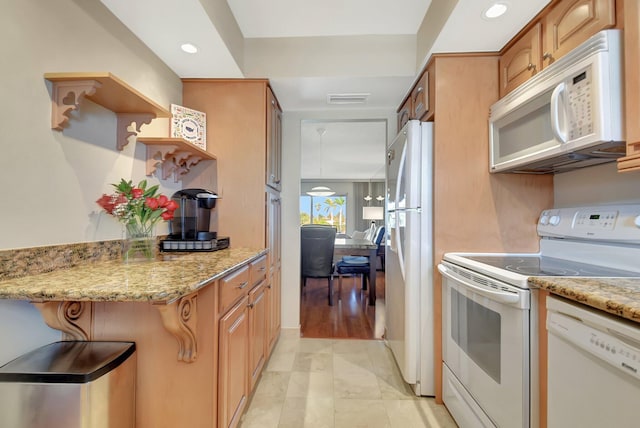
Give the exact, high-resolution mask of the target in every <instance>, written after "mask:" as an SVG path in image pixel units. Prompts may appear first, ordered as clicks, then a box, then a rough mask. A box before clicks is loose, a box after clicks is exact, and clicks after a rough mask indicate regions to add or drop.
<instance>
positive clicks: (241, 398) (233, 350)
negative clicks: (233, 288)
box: [218, 296, 250, 428]
mask: <svg viewBox="0 0 640 428" xmlns="http://www.w3.org/2000/svg"><path fill="white" fill-rule="evenodd" d="M248 303H249V297H248V296H245V297H243V298H242V300H240V302H238V303H237V304H236V305H235V306H234V307H233V308H232V309H231V310H229V312H228V313H227V314H226V315H224V316H223V317H222V318H221V319H220V324H219V328H220V336H219V340H220V347H219V349H218V426H219V427H221V428H222V427H224V428H228V427H235V426H237V425H238V423H239V422H240V417H241V416H242V413H243V412H244V409H245V406H246V405H247V399H248V395H249V371H248V367H249V330H250V325H249V305H248Z"/></svg>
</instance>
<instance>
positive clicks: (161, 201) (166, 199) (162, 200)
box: [158, 195, 169, 208]
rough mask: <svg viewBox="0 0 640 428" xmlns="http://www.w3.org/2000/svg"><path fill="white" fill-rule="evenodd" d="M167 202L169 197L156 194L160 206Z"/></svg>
mask: <svg viewBox="0 0 640 428" xmlns="http://www.w3.org/2000/svg"><path fill="white" fill-rule="evenodd" d="M168 202H169V198H167V197H166V196H165V195H160V196H158V205H159V206H161V207H162V208H166V206H167V203H168Z"/></svg>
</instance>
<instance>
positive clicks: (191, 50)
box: [180, 43, 198, 54]
mask: <svg viewBox="0 0 640 428" xmlns="http://www.w3.org/2000/svg"><path fill="white" fill-rule="evenodd" d="M180 49H182V50H183V51H185V52H186V53H191V54H192V53H196V52H198V48H197V47H196V46H195V45H192V44H191V43H183V44H182V45H180Z"/></svg>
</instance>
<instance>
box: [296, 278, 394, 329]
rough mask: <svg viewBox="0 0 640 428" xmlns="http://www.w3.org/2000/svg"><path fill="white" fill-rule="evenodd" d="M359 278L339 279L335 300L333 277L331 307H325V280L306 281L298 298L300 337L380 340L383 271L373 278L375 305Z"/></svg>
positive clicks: (382, 306)
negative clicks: (340, 290) (374, 283)
mask: <svg viewBox="0 0 640 428" xmlns="http://www.w3.org/2000/svg"><path fill="white" fill-rule="evenodd" d="M361 287H362V281H361V279H360V277H343V279H342V299H341V300H338V277H337V276H336V277H335V278H334V293H335V294H334V305H333V306H329V302H328V283H327V280H326V279H311V278H310V279H308V280H307V286H306V287H305V289H304V290H303V292H302V297H301V299H300V302H301V307H300V323H301V335H302V337H307V338H343V339H347V338H348V339H381V338H382V335H383V333H384V290H385V284H384V272H381V271H378V273H377V277H376V298H377V302H376V305H375V306H369V304H368V291H366V290H361Z"/></svg>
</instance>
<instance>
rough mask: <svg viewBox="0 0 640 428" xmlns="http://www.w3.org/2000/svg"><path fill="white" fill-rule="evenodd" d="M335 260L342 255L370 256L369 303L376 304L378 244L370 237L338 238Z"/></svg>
mask: <svg viewBox="0 0 640 428" xmlns="http://www.w3.org/2000/svg"><path fill="white" fill-rule="evenodd" d="M333 254H334V260H335V261H338V260H339V259H341V258H342V256H365V257H368V258H369V305H370V306H375V304H376V257H377V255H378V246H377V245H376V244H375V243H373V242H372V241H370V240H368V239H352V238H336V240H335V245H334V249H333Z"/></svg>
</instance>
